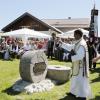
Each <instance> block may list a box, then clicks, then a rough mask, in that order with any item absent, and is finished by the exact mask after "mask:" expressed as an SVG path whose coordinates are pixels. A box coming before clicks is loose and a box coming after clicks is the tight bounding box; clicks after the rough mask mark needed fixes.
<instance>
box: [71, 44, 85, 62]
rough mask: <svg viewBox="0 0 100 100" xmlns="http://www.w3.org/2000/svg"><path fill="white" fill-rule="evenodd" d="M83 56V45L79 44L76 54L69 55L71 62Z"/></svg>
mask: <svg viewBox="0 0 100 100" xmlns="http://www.w3.org/2000/svg"><path fill="white" fill-rule="evenodd" d="M84 56H85V50H84V47H83V46H80V47H79V49H78V50H77V52H76V55H74V56H71V59H72V62H74V61H77V60H82V59H83V58H84Z"/></svg>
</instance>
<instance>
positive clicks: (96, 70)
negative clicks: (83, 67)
mask: <svg viewBox="0 0 100 100" xmlns="http://www.w3.org/2000/svg"><path fill="white" fill-rule="evenodd" d="M92 73H98V74H99V75H98V77H97V78H95V79H93V80H91V83H94V82H100V68H96V69H94V70H92V71H91V74H92Z"/></svg>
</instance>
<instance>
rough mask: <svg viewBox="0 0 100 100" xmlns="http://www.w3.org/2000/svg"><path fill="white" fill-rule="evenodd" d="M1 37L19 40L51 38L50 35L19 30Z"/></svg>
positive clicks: (29, 30)
mask: <svg viewBox="0 0 100 100" xmlns="http://www.w3.org/2000/svg"><path fill="white" fill-rule="evenodd" d="M1 36H11V37H17V38H28V37H35V38H50V37H51V36H50V35H47V34H44V33H41V32H38V31H34V30H32V29H27V28H23V29H18V30H14V31H10V32H6V33H3V34H2V35H1Z"/></svg>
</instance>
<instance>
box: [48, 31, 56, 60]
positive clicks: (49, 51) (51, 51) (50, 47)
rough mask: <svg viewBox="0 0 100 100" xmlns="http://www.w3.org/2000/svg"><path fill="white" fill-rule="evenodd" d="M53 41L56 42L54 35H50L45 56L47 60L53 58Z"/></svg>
mask: <svg viewBox="0 0 100 100" xmlns="http://www.w3.org/2000/svg"><path fill="white" fill-rule="evenodd" d="M55 40H56V34H55V33H52V37H51V39H50V40H49V41H48V43H47V55H48V58H49V57H51V59H52V58H53V56H54V49H55Z"/></svg>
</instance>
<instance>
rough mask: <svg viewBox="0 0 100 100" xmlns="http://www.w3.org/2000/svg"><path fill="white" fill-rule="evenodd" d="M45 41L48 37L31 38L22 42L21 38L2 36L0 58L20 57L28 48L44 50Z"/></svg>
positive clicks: (11, 58)
mask: <svg viewBox="0 0 100 100" xmlns="http://www.w3.org/2000/svg"><path fill="white" fill-rule="evenodd" d="M47 41H48V39H44V40H39V39H32V40H27V41H26V43H24V42H23V41H22V40H21V39H17V38H10V37H5V38H4V37H3V38H1V39H0V58H1V59H4V60H13V59H14V58H20V57H21V55H22V54H24V53H25V52H26V51H29V50H38V49H43V50H44V51H45V50H46V44H47Z"/></svg>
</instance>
